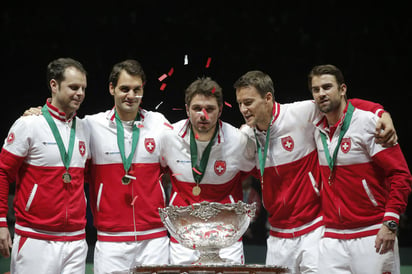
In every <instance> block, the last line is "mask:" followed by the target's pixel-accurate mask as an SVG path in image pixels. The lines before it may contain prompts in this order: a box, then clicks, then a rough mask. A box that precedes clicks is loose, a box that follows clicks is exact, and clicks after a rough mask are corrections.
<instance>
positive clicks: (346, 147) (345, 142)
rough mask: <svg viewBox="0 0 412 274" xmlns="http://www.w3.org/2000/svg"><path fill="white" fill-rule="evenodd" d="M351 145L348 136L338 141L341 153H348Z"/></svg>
mask: <svg viewBox="0 0 412 274" xmlns="http://www.w3.org/2000/svg"><path fill="white" fill-rule="evenodd" d="M350 147H351V141H350V138H342V142H341V143H340V149H341V150H342V152H343V153H348V152H349V150H350Z"/></svg>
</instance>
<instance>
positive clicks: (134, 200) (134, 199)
mask: <svg viewBox="0 0 412 274" xmlns="http://www.w3.org/2000/svg"><path fill="white" fill-rule="evenodd" d="M136 199H137V195H136V196H134V198H133V201H132V202H131V203H130V205H131V206H134V202H136Z"/></svg>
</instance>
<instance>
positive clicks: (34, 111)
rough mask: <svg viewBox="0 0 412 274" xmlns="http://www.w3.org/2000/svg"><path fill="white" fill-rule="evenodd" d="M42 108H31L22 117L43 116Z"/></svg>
mask: <svg viewBox="0 0 412 274" xmlns="http://www.w3.org/2000/svg"><path fill="white" fill-rule="evenodd" d="M41 108H42V107H41V106H38V107H36V108H34V107H31V108H29V109H26V111H25V112H24V113H23V115H22V116H30V115H41Z"/></svg>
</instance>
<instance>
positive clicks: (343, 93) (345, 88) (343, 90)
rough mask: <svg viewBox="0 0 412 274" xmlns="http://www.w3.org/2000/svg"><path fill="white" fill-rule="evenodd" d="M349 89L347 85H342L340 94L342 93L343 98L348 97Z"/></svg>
mask: <svg viewBox="0 0 412 274" xmlns="http://www.w3.org/2000/svg"><path fill="white" fill-rule="evenodd" d="M347 88H348V87H347V86H346V85H345V84H342V85H340V89H339V92H340V94H341V95H342V96H345V95H346V90H347Z"/></svg>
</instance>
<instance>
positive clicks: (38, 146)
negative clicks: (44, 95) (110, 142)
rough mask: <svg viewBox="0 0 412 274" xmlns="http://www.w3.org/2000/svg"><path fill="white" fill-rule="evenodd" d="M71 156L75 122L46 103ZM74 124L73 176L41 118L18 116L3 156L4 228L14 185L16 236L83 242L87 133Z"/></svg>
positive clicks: (0, 197) (0, 208)
mask: <svg viewBox="0 0 412 274" xmlns="http://www.w3.org/2000/svg"><path fill="white" fill-rule="evenodd" d="M47 105H48V108H49V112H50V114H51V115H52V117H53V120H54V122H55V124H56V126H57V128H58V130H59V132H60V135H61V137H62V140H63V143H64V146H65V148H66V151H67V147H68V143H69V137H70V129H71V126H72V120H71V119H70V120H66V119H65V114H64V113H61V112H59V111H58V109H57V108H55V107H54V106H52V105H50V104H49V102H47ZM74 119H76V135H75V142H74V147H73V155H72V159H71V162H70V167H69V173H70V174H71V176H72V180H71V182H70V183H64V182H63V179H62V175H63V174H64V173H65V172H66V169H65V167H64V164H63V162H62V159H61V156H60V152H59V148H58V146H57V143H56V140H55V138H54V136H53V134H52V131H51V129H50V127H49V125H48V123H47V121H46V119H45V118H44V116H43V115H40V116H25V117H20V118H19V119H18V120H16V122H15V123H14V124H13V125H12V127H11V128H10V131H9V133H8V137H7V139H6V140H5V142H4V145H3V149H2V151H1V154H0V226H1V227H7V222H6V215H7V210H8V206H7V200H8V194H9V184H10V183H13V182H16V192H15V198H14V209H15V216H16V224H15V232H16V233H17V234H19V235H20V236H25V237H30V238H36V239H42V240H53V241H73V240H80V239H84V238H85V235H86V234H85V226H86V197H85V194H84V169H85V164H86V161H87V158H88V157H89V146H88V144H89V130H88V129H87V126H86V125H85V124H84V123H83V121H82V120H80V119H78V118H77V117H75V118H74Z"/></svg>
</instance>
